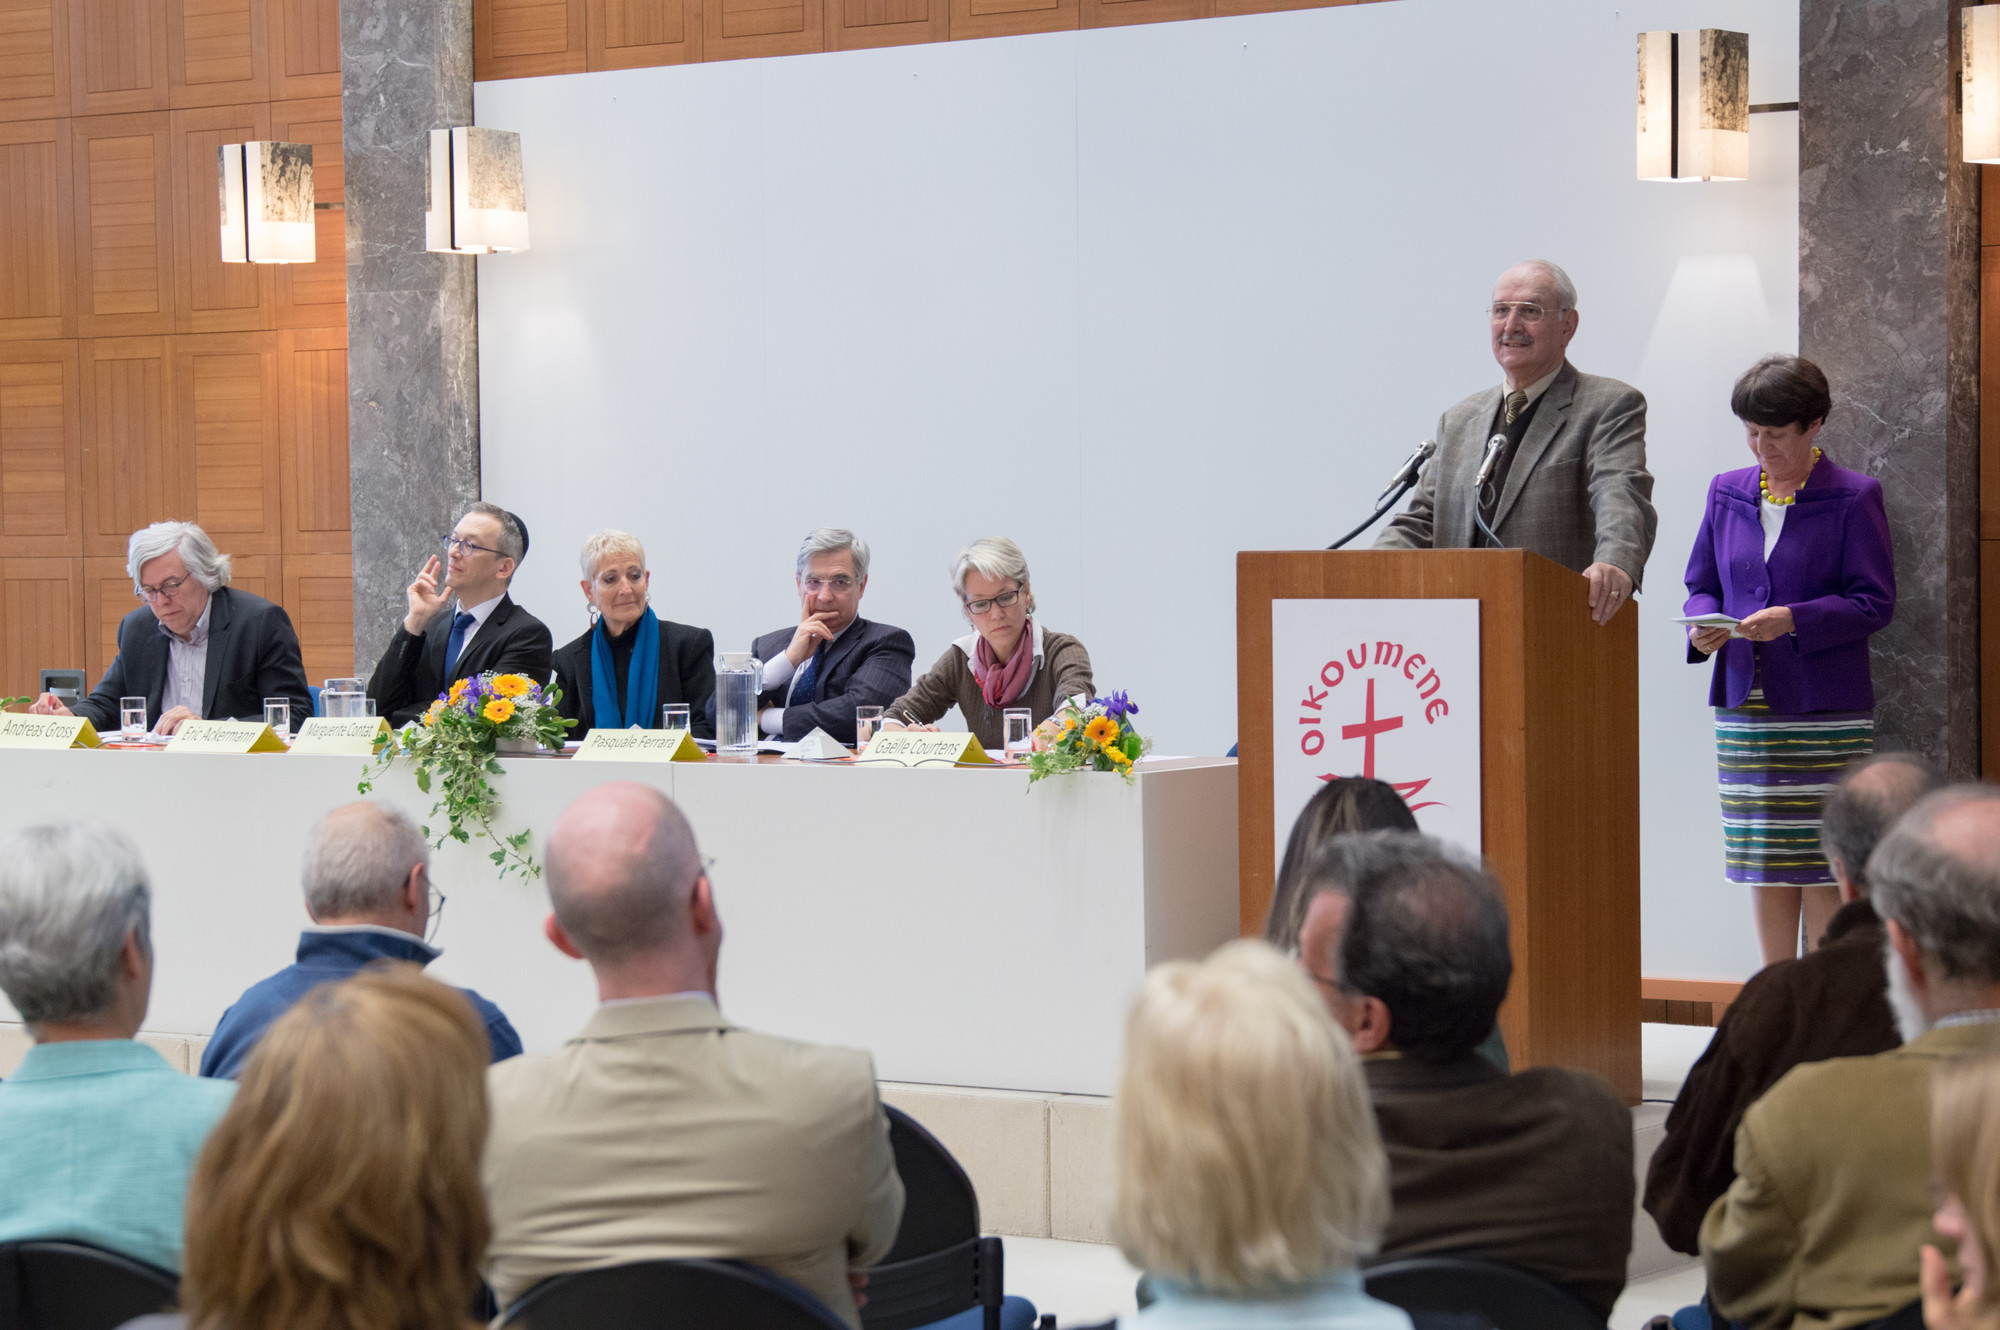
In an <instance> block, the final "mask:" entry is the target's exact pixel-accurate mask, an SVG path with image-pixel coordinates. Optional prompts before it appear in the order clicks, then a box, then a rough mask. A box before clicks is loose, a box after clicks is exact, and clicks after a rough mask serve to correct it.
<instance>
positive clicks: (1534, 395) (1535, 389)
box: [1500, 365, 1563, 410]
mask: <svg viewBox="0 0 2000 1330" xmlns="http://www.w3.org/2000/svg"><path fill="white" fill-rule="evenodd" d="M1562 372H1563V367H1562V366H1561V365H1557V366H1556V367H1555V368H1554V369H1552V370H1550V371H1549V372H1548V373H1547V374H1544V375H1542V377H1541V378H1539V379H1536V380H1535V381H1534V382H1533V383H1531V384H1529V385H1528V386H1527V387H1526V388H1523V389H1522V390H1521V391H1522V392H1525V393H1527V394H1528V403H1527V405H1528V406H1533V405H1534V404H1535V403H1536V402H1539V401H1541V400H1542V394H1543V393H1545V392H1547V391H1548V390H1549V385H1550V384H1552V383H1554V382H1555V381H1556V375H1558V374H1560V373H1562ZM1513 391H1514V390H1513V389H1512V388H1509V387H1508V386H1507V383H1506V380H1504V379H1503V380H1501V382H1500V405H1501V407H1502V408H1503V409H1504V408H1505V407H1506V405H1507V394H1508V393H1511V392H1513ZM1525 409H1526V408H1525V407H1524V408H1523V410H1525Z"/></svg>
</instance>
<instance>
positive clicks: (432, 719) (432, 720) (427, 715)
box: [424, 702, 444, 729]
mask: <svg viewBox="0 0 2000 1330" xmlns="http://www.w3.org/2000/svg"><path fill="white" fill-rule="evenodd" d="M443 710H444V703H442V702H433V703H431V705H430V710H428V711H426V712H424V728H425V729H429V728H430V727H431V726H433V725H435V724H437V718H438V715H439V713H441V712H442V711H443Z"/></svg>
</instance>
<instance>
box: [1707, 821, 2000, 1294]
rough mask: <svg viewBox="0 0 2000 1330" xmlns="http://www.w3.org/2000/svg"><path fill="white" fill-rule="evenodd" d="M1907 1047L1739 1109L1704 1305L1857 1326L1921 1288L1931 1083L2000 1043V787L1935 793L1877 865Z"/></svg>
mask: <svg viewBox="0 0 2000 1330" xmlns="http://www.w3.org/2000/svg"><path fill="white" fill-rule="evenodd" d="M1867 874H1868V881H1869V884H1870V894H1871V896H1872V898H1873V900H1874V902H1875V911H1876V913H1877V914H1879V915H1881V916H1882V920H1883V925H1884V929H1885V931H1886V932H1887V934H1888V946H1887V949H1886V950H1885V953H1884V955H1885V959H1886V961H1887V964H1888V968H1889V1007H1890V1010H1891V1011H1893V1012H1894V1013H1895V1015H1896V1026H1897V1029H1898V1030H1899V1031H1900V1032H1901V1033H1902V1036H1903V1038H1904V1040H1905V1042H1904V1044H1903V1045H1902V1047H1900V1048H1896V1049H1892V1050H1890V1051H1889V1052H1887V1053H1877V1054H1875V1055H1874V1056H1873V1057H1864V1058H1834V1059H1832V1060H1831V1061H1827V1062H1810V1063H1807V1064H1805V1065H1804V1066H1799V1067H1794V1068H1792V1070H1790V1071H1789V1072H1787V1073H1785V1075H1784V1077H1783V1078H1782V1079H1780V1080H1779V1081H1778V1083H1777V1084H1776V1085H1774V1086H1772V1087H1771V1089H1770V1090H1769V1091H1768V1092H1766V1094H1765V1095H1764V1097H1763V1098H1761V1099H1759V1100H1758V1101H1757V1102H1756V1103H1754V1104H1752V1105H1750V1108H1749V1110H1748V1111H1746V1112H1745V1113H1744V1114H1743V1125H1742V1126H1740V1127H1738V1128H1737V1130H1736V1180H1735V1181H1734V1182H1732V1183H1730V1184H1729V1190H1728V1191H1727V1192H1725V1193H1724V1194H1723V1196H1722V1199H1721V1200H1719V1201H1717V1202H1716V1203H1715V1205H1714V1207H1713V1208H1712V1209H1710V1210H1709V1212H1708V1217H1707V1218H1706V1219H1705V1220H1703V1221H1702V1225H1701V1254H1702V1260H1703V1262H1704V1263H1705V1264H1706V1265H1707V1267H1708V1291H1709V1296H1710V1298H1711V1299H1712V1300H1713V1301H1714V1302H1715V1304H1716V1306H1717V1307H1718V1308H1719V1309H1720V1310H1721V1312H1722V1314H1723V1315H1724V1316H1726V1317H1728V1318H1729V1319H1730V1320H1733V1321H1742V1322H1745V1323H1748V1324H1750V1325H1754V1326H1759V1327H1763V1326H1801V1327H1803V1326H1808V1325H1810V1326H1813V1327H1815V1330H1849V1328H1850V1327H1853V1326H1858V1325H1865V1324H1866V1323H1868V1322H1870V1321H1874V1320H1878V1319H1880V1318H1882V1317H1884V1316H1887V1315H1889V1314H1890V1313H1892V1312H1895V1311H1897V1310H1898V1309H1900V1308H1902V1307H1905V1306H1908V1305H1909V1304H1910V1303H1912V1302H1915V1301H1916V1300H1917V1297H1918V1294H1919V1286H1918V1278H1917V1270H1918V1266H1917V1249H1918V1248H1919V1247H1921V1246H1923V1245H1924V1244H1925V1243H1927V1242H1936V1241H1937V1239H1936V1237H1935V1236H1934V1235H1933V1232H1932V1229H1931V1209H1932V1204H1931V1192H1930V1182H1931V1151H1930V1131H1929V1127H1928V1124H1929V1122H1930V1099H1929V1094H1930V1078H1931V1074H1932V1073H1933V1072H1934V1071H1935V1070H1936V1068H1937V1067H1938V1066H1940V1065H1941V1064H1942V1063H1943V1062H1945V1061H1946V1060H1948V1059H1951V1058H1955V1057H1961V1056H1964V1055H1966V1054H1969V1053H1973V1052H1976V1051H1979V1050H1982V1049H1985V1048H1987V1047H1990V1046H1992V1045H1993V1044H1994V1042H1995V1040H1996V1037H2000V1024H1996V1023H1995V1022H2000V790H1995V789H1993V788H1991V787H1988V786H1978V785H1970V786H1957V787H1953V788H1951V789H1947V790H1941V791H1939V792H1938V793H1936V794H1932V795H1930V796H1928V797H1927V798H1925V799H1924V800H1923V801H1922V802H1921V803H1919V804H1918V805H1917V806H1916V807H1915V808H1913V809H1912V810H1910V812H1909V813H1908V814H1906V815H1905V816H1904V817H1903V818H1902V820H1901V821H1899V822H1897V823H1896V824H1895V826H1893V827H1892V828H1890V830H1889V834H1888V835H1886V836H1884V837H1883V838H1882V843H1881V844H1880V845H1878V846H1877V847H1876V849H1875V853H1874V854H1873V855H1871V856H1869V859H1868V868H1867Z"/></svg>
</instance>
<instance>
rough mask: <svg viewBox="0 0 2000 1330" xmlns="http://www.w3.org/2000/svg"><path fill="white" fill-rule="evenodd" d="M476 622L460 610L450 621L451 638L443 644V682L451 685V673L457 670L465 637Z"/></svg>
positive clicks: (463, 648)
mask: <svg viewBox="0 0 2000 1330" xmlns="http://www.w3.org/2000/svg"><path fill="white" fill-rule="evenodd" d="M475 622H477V621H476V620H475V619H474V618H473V617H472V615H471V614H470V613H468V612H467V611H465V610H460V611H459V612H458V616H457V617H456V618H454V619H453V620H452V621H451V636H450V637H448V638H446V639H445V643H444V681H445V683H446V684H447V685H449V684H450V683H451V672H452V671H453V670H455V669H457V668H458V656H459V653H460V652H462V651H464V650H465V635H466V633H467V632H469V631H470V630H471V628H472V625H473V624H474V623H475Z"/></svg>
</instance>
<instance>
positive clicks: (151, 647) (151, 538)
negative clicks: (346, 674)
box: [28, 522, 313, 734]
mask: <svg viewBox="0 0 2000 1330" xmlns="http://www.w3.org/2000/svg"><path fill="white" fill-rule="evenodd" d="M125 571H126V572H127V573H128V574H130V575H131V578H132V590H133V592H134V593H135V594H136V595H137V596H138V597H139V599H140V600H142V601H144V602H145V604H143V605H141V606H140V607H139V608H138V609H136V610H133V611H132V612H131V613H130V614H128V615H126V616H125V617H124V618H123V619H122V620H120V621H119V624H118V654H117V655H116V656H113V657H112V658H111V664H110V666H109V667H108V668H107V669H106V670H105V671H104V677H103V678H102V679H100V680H98V682H97V688H96V690H95V691H93V692H92V693H91V695H90V696H89V697H87V698H85V699H84V700H83V701H82V702H80V703H78V704H77V710H76V711H75V712H72V711H70V709H69V708H68V707H66V706H64V705H63V704H62V702H61V701H59V700H58V699H57V698H56V695H55V694H54V693H43V694H42V695H41V696H40V697H38V698H36V699H35V702H34V705H33V706H31V707H29V708H28V709H29V710H30V711H32V712H34V713H35V714H37V715H41V716H68V715H82V716H88V717H89V718H90V723H91V724H92V725H93V726H94V727H96V728H97V729H98V730H99V731H100V732H103V731H116V730H117V729H118V728H119V726H120V724H121V722H122V719H123V718H122V717H121V716H120V714H119V705H118V704H119V699H121V698H125V697H139V696H142V695H143V696H144V697H145V699H146V724H147V726H148V727H149V728H151V729H152V730H153V732H154V733H157V734H172V733H174V732H175V731H176V730H178V729H180V727H181V722H182V721H185V720H262V719H264V699H265V698H267V697H282V698H284V699H285V700H286V701H287V702H289V703H290V704H291V714H292V723H293V725H294V726H296V725H297V723H298V722H299V721H300V720H303V719H304V718H305V717H307V716H310V715H312V713H313V708H312V694H311V693H310V692H308V691H307V690H306V669H305V664H304V662H303V660H302V659H301V658H300V656H299V637H298V634H297V633H295V632H293V631H292V620H291V616H290V615H288V614H286V613H285V611H284V610H283V609H282V608H281V607H279V606H277V605H273V604H272V603H271V602H270V601H268V600H265V599H264V598H263V597H262V596H253V595H251V594H250V593H249V592H248V591H238V590H236V589H235V588H234V587H231V586H230V585H229V556H228V555H227V554H223V553H220V552H219V551H217V549H216V548H215V542H214V541H212V540H210V539H209V538H208V533H207V532H206V531H203V530H202V529H201V528H200V527H198V526H196V525H195V524H194V523H193V522H155V523H153V525H151V526H149V527H145V528H143V529H141V530H138V531H134V532H133V533H132V538H131V540H129V541H127V542H126V545H125Z"/></svg>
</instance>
